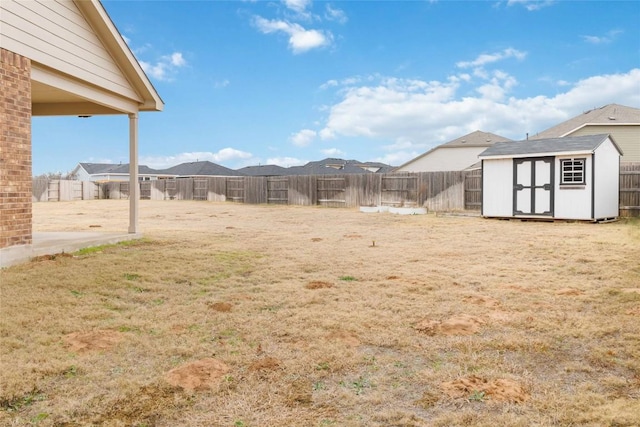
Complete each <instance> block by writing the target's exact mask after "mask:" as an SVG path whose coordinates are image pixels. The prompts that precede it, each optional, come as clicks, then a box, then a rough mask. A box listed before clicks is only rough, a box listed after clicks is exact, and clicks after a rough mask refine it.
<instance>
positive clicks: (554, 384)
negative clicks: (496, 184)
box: [0, 200, 640, 427]
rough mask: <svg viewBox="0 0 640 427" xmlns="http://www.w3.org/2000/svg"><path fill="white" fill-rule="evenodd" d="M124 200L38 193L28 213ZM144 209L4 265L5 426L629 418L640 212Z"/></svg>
mask: <svg viewBox="0 0 640 427" xmlns="http://www.w3.org/2000/svg"><path fill="white" fill-rule="evenodd" d="M127 209H128V202H126V201H118V200H97V201H85V202H60V203H53V202H52V203H39V204H35V205H34V228H35V230H36V231H47V230H50V231H53V230H55V231H60V230H103V231H124V230H126V229H127V221H128V214H127ZM140 223H141V228H142V230H143V231H144V232H145V239H144V240H142V241H139V242H135V243H131V244H119V245H113V246H108V247H102V248H98V249H94V250H84V251H80V252H78V253H75V254H73V255H66V256H58V257H55V258H54V259H41V260H36V261H33V262H30V263H28V264H24V265H20V266H15V267H12V268H8V269H5V270H3V271H2V272H1V273H0V274H1V277H0V279H1V292H2V293H1V317H0V351H1V358H2V359H1V368H2V369H1V370H0V425H2V426H27V425H38V426H92V425H94V426H139V427H142V426H229V427H234V426H235V427H239V426H247V427H248V426H465V425H468V426H638V425H640V222H638V221H620V222H616V223H609V224H586V223H566V222H565V223H563V222H558V223H542V222H520V221H499V220H487V219H481V218H470V217H440V216H434V215H426V216H424V215H423V216H394V215H391V214H363V213H360V212H357V211H355V210H348V209H326V208H324V209H323V208H304V207H285V206H283V207H278V206H276V207H271V206H249V205H238V204H232V203H208V202H192V201H184V202H182V201H166V202H165V201H143V202H141V216H140ZM97 226H99V227H97Z"/></svg>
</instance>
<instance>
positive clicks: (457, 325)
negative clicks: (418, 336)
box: [414, 314, 485, 336]
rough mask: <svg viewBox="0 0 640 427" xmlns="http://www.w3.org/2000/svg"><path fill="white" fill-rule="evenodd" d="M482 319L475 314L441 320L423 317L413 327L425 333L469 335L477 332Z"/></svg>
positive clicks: (482, 322)
mask: <svg viewBox="0 0 640 427" xmlns="http://www.w3.org/2000/svg"><path fill="white" fill-rule="evenodd" d="M484 323H485V322H484V320H482V319H480V318H479V317H476V316H469V315H467V314H460V315H457V316H453V317H451V318H449V319H447V320H445V321H443V322H441V321H439V320H432V319H423V320H421V321H420V322H418V324H416V325H415V326H414V328H415V329H416V330H417V331H418V332H421V333H423V334H426V335H430V336H433V335H471V334H475V333H476V332H478V329H480V326H482V325H484Z"/></svg>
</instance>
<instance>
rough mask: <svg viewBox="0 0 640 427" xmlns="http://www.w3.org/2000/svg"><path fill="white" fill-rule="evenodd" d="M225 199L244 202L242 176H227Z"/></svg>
mask: <svg viewBox="0 0 640 427" xmlns="http://www.w3.org/2000/svg"><path fill="white" fill-rule="evenodd" d="M227 200H230V201H232V202H240V203H242V202H244V177H237V178H236V177H234V178H227Z"/></svg>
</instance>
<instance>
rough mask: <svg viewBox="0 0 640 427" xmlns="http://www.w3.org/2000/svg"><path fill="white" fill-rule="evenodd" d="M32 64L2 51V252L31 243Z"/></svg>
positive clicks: (18, 56) (0, 226)
mask: <svg viewBox="0 0 640 427" xmlns="http://www.w3.org/2000/svg"><path fill="white" fill-rule="evenodd" d="M31 185H32V178H31V61H30V60H29V58H24V57H22V56H20V55H18V54H15V53H13V52H10V51H8V50H5V49H0V248H4V247H7V246H13V245H24V244H30V243H31Z"/></svg>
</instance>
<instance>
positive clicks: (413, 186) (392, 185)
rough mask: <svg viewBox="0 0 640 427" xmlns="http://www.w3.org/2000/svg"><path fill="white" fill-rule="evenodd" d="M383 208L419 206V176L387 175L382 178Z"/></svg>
mask: <svg viewBox="0 0 640 427" xmlns="http://www.w3.org/2000/svg"><path fill="white" fill-rule="evenodd" d="M381 192H382V201H381V204H382V205H383V206H417V204H418V176H417V175H416V174H386V175H384V176H383V177H382V189H381Z"/></svg>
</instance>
